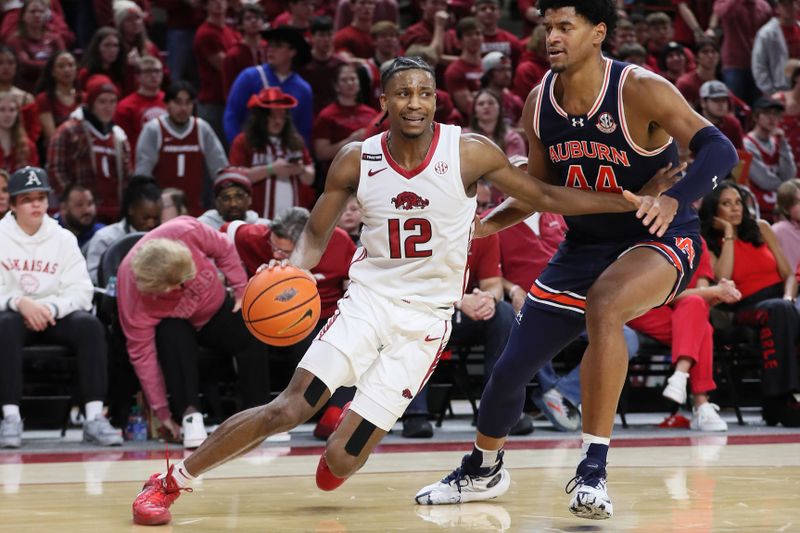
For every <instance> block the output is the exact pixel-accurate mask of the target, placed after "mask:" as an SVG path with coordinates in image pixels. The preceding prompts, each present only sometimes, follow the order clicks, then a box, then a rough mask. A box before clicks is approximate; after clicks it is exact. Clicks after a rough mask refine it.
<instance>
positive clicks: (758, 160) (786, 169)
mask: <svg viewBox="0 0 800 533" xmlns="http://www.w3.org/2000/svg"><path fill="white" fill-rule="evenodd" d="M785 109H786V108H785V106H784V105H783V102H780V101H779V100H774V99H772V98H767V97H764V96H762V97H761V98H759V99H758V100H756V101H755V103H753V121H754V122H755V127H754V128H753V129H752V130H750V131H749V132H748V133H747V135H745V136H744V149H745V150H747V151H748V152H750V153H751V154H752V155H753V161H752V162H751V163H750V175H749V177H750V189H751V190H752V191H753V194H754V195H755V197H756V200H758V205H759V207H760V208H761V218H764V219H766V220H768V221H770V222H772V212H773V210H774V209H775V203H776V202H777V199H778V193H777V190H778V187H780V185H781V183H783V182H784V181H789V180H790V179H792V178H794V177H796V176H797V168H796V167H795V161H794V155H793V154H792V148H791V147H790V146H789V143H788V141H787V140H786V135H785V134H784V133H783V130H782V129H781V128H780V122H781V118H782V117H783V112H784V110H785Z"/></svg>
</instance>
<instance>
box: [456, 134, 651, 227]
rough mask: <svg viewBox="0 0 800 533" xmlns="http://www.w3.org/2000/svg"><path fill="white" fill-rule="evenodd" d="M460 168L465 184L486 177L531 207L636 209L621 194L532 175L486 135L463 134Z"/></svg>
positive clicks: (566, 211) (581, 211)
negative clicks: (555, 183) (562, 184)
mask: <svg viewBox="0 0 800 533" xmlns="http://www.w3.org/2000/svg"><path fill="white" fill-rule="evenodd" d="M461 169H462V170H461V172H462V175H463V177H464V183H465V185H472V184H473V183H475V182H476V181H477V180H478V179H479V178H481V177H483V178H485V179H487V180H489V181H490V182H492V183H493V184H495V185H496V186H497V188H499V189H500V190H501V191H503V192H504V193H506V194H507V195H509V196H513V197H514V198H517V199H519V200H522V201H523V202H525V203H526V204H527V205H528V206H529V207H530V209H531V210H532V211H544V212H549V213H559V214H562V215H590V214H594V213H623V212H627V211H633V210H634V209H635V207H634V205H633V204H632V203H630V202H629V201H628V200H626V199H625V198H623V197H622V196H621V195H619V194H612V193H604V192H587V191H582V190H579V189H570V188H567V187H560V186H553V185H549V184H547V183H544V182H542V181H540V180H539V179H536V178H533V177H532V176H530V175H528V174H526V173H525V172H523V171H522V170H520V169H518V168H516V167H514V166H513V165H512V164H511V163H509V161H508V159H507V158H506V155H505V154H504V153H503V151H502V150H500V148H499V147H498V146H497V145H496V144H494V143H493V142H492V141H491V140H489V139H487V138H486V137H484V136H483V135H477V134H474V133H467V134H464V135H462V137H461Z"/></svg>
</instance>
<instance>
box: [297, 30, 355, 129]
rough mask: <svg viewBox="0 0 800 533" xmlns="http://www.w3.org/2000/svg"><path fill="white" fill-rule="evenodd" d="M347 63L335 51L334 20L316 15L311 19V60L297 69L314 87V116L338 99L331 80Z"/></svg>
mask: <svg viewBox="0 0 800 533" xmlns="http://www.w3.org/2000/svg"><path fill="white" fill-rule="evenodd" d="M344 63H345V61H344V60H343V59H342V58H340V57H339V56H337V55H335V54H334V53H333V22H332V21H331V18H330V17H316V18H315V19H314V20H312V21H311V61H309V62H308V63H306V64H305V65H304V66H302V67H299V68H298V69H297V73H298V74H300V76H302V77H303V79H304V80H306V81H307V82H308V83H309V84H310V85H311V86H312V87H313V88H314V116H317V115H318V114H319V112H320V111H321V110H322V108H324V107H325V106H327V105H328V104H330V103H331V102H333V101H334V100H335V99H336V91H335V90H334V88H333V85H334V84H333V83H331V80H333V79H335V76H336V70H337V69H338V68H339V67H340V66H341V65H343V64H344Z"/></svg>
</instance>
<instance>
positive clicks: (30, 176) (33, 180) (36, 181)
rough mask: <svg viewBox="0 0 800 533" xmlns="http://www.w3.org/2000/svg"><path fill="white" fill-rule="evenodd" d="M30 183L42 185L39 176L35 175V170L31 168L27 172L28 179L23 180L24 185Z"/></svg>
mask: <svg viewBox="0 0 800 533" xmlns="http://www.w3.org/2000/svg"><path fill="white" fill-rule="evenodd" d="M30 185H38V186H39V187H41V186H42V181H41V180H40V179H39V176H37V175H36V172H34V171H33V170H31V171H30V172H28V181H26V182H25V186H26V187H28V186H30Z"/></svg>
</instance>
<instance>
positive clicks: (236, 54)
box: [222, 4, 267, 97]
mask: <svg viewBox="0 0 800 533" xmlns="http://www.w3.org/2000/svg"><path fill="white" fill-rule="evenodd" d="M264 20H265V19H264V10H263V9H261V6H260V5H258V4H245V5H243V6H242V10H241V11H240V12H239V30H240V32H241V34H242V39H241V40H240V41H237V42H236V44H234V45H233V46H231V47H230V48H228V49H227V50H226V51H225V59H223V61H222V82H223V90H224V94H225V96H226V97H227V96H228V91H229V90H230V88H231V85H233V82H234V81H235V80H236V76H238V75H239V73H240V72H241V71H243V70H244V69H246V68H247V67H254V66H256V65H261V64H262V63H266V62H267V41H265V40H264V39H263V38H262V37H261V30H262V29H263V27H264Z"/></svg>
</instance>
